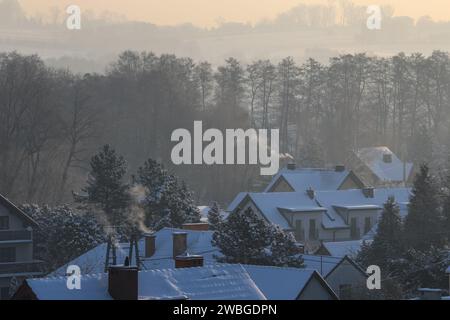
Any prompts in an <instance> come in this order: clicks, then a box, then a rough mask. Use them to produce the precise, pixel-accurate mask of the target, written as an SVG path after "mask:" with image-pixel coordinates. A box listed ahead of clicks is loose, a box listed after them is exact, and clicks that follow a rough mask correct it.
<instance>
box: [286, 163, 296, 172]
mask: <svg viewBox="0 0 450 320" xmlns="http://www.w3.org/2000/svg"><path fill="white" fill-rule="evenodd" d="M287 169H288V170H295V169H297V165H296V164H295V163H293V162H290V163H288V164H287Z"/></svg>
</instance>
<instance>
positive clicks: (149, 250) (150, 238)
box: [144, 233, 156, 258]
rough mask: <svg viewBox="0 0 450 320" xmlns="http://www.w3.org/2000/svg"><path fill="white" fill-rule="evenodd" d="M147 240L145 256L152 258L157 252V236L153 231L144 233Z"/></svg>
mask: <svg viewBox="0 0 450 320" xmlns="http://www.w3.org/2000/svg"><path fill="white" fill-rule="evenodd" d="M144 242H145V257H146V258H150V257H151V256H153V255H154V254H155V250H156V236H155V235H154V234H152V233H146V234H144Z"/></svg>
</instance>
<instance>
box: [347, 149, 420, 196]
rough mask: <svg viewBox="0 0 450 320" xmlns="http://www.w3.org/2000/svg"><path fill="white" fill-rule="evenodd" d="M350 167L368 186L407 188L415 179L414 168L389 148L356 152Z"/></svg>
mask: <svg viewBox="0 0 450 320" xmlns="http://www.w3.org/2000/svg"><path fill="white" fill-rule="evenodd" d="M348 165H349V166H350V167H351V168H352V170H353V171H354V172H355V173H356V175H357V176H358V177H359V178H360V179H361V180H362V181H363V182H364V184H366V185H367V186H376V187H381V186H391V187H392V186H407V185H411V183H412V181H413V178H414V168H413V167H414V166H413V164H412V163H410V162H404V161H402V160H400V159H399V158H398V157H397V156H396V155H395V154H394V153H393V152H392V151H391V150H390V149H389V148H388V147H385V146H381V147H370V148H362V149H359V150H357V151H355V152H354V153H353V154H352V155H351V156H350V157H349V160H348Z"/></svg>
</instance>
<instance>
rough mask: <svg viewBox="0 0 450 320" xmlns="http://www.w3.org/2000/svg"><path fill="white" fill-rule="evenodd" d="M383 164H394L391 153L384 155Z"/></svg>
mask: <svg viewBox="0 0 450 320" xmlns="http://www.w3.org/2000/svg"><path fill="white" fill-rule="evenodd" d="M383 162H384V163H392V154H391V153H385V154H383Z"/></svg>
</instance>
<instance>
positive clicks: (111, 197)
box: [83, 145, 130, 225]
mask: <svg viewBox="0 0 450 320" xmlns="http://www.w3.org/2000/svg"><path fill="white" fill-rule="evenodd" d="M90 165H91V171H90V173H89V179H88V181H87V187H86V188H84V189H83V191H84V192H86V193H87V199H86V200H87V201H88V203H92V204H95V205H97V206H98V207H100V209H101V210H102V211H103V212H104V213H105V214H106V216H107V218H108V220H109V223H110V224H112V225H120V224H121V223H122V222H123V216H122V215H123V211H124V209H125V208H127V207H128V205H129V202H130V195H129V193H128V189H129V186H128V184H126V183H125V182H124V177H125V174H126V163H125V160H124V159H123V157H122V156H119V155H117V154H116V152H115V150H114V149H112V148H111V147H110V146H109V145H105V146H104V147H103V149H102V150H101V151H100V152H99V153H98V154H96V155H95V156H93V157H92V158H91V161H90Z"/></svg>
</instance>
